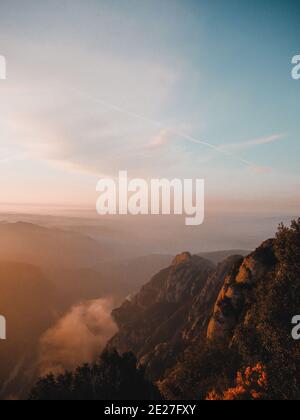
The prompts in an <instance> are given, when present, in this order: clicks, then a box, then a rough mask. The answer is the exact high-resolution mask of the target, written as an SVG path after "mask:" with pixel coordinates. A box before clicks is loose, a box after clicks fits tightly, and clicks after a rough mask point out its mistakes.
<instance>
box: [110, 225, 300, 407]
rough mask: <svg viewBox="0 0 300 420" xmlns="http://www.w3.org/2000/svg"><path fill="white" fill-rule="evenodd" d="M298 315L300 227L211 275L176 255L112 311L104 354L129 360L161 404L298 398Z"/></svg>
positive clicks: (199, 262)
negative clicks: (154, 387) (113, 330)
mask: <svg viewBox="0 0 300 420" xmlns="http://www.w3.org/2000/svg"><path fill="white" fill-rule="evenodd" d="M299 308H300V219H299V220H298V221H295V222H293V223H292V226H291V228H286V227H284V226H281V227H280V228H279V231H278V233H277V235H276V238H275V239H270V240H267V241H265V242H264V243H263V244H262V245H261V246H260V247H258V248H257V249H256V250H255V251H254V252H252V253H250V254H249V255H248V256H246V257H245V258H244V257H242V256H231V257H229V258H228V259H227V260H225V261H223V262H222V263H220V264H219V265H218V267H217V268H216V267H214V265H213V264H212V263H211V262H209V261H207V260H204V259H202V258H201V257H198V256H194V257H192V256H191V255H190V254H188V253H184V254H181V255H179V256H178V257H177V258H175V260H174V261H173V264H172V266H171V267H170V268H168V269H166V270H164V271H162V272H160V273H159V274H158V275H157V276H155V277H154V278H153V279H152V280H151V281H150V282H149V283H148V284H147V285H146V286H144V287H143V288H142V290H141V292H140V293H139V294H138V295H136V296H135V297H134V298H133V299H132V300H131V301H126V302H125V303H124V304H123V305H122V306H121V307H120V308H119V309H116V310H115V311H114V312H113V317H114V319H115V321H116V323H117V325H118V327H119V332H118V334H117V335H116V336H115V337H114V338H113V339H112V340H111V342H110V343H109V347H115V348H116V349H117V350H118V351H119V352H120V353H123V352H125V351H132V352H133V353H135V354H136V356H137V357H138V360H139V363H140V364H141V365H143V366H144V367H145V368H146V372H147V374H148V377H149V378H151V379H152V380H154V381H157V383H158V384H159V387H160V390H161V392H162V393H163V395H164V396H165V397H166V398H167V399H198V398H200V399H202V398H206V397H207V396H208V395H209V398H210V399H228V398H229V399H239V398H242V399H265V398H266V399H269V398H270V399H300V391H299V390H300V341H299V340H298V341H297V340H293V338H292V336H291V331H292V324H291V322H292V318H293V317H294V316H295V315H297V313H298V312H299ZM245 367H247V369H246V370H245ZM243 369H244V370H245V373H243ZM238 371H239V373H238ZM236 378H237V381H236ZM235 385H236V387H235Z"/></svg>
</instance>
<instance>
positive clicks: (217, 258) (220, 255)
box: [198, 249, 251, 264]
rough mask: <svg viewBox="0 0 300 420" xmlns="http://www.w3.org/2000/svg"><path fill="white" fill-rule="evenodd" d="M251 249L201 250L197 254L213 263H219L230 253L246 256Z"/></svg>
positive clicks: (229, 255) (230, 254)
mask: <svg viewBox="0 0 300 420" xmlns="http://www.w3.org/2000/svg"><path fill="white" fill-rule="evenodd" d="M250 253H251V251H246V250H242V249H231V250H228V251H215V252H201V253H200V254H198V255H199V256H200V257H202V258H205V259H206V260H210V261H212V262H213V263H214V264H219V263H220V262H222V261H224V260H225V259H226V258H228V257H231V256H232V255H241V256H243V257H246V256H247V255H249V254H250Z"/></svg>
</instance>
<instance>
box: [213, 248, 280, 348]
mask: <svg viewBox="0 0 300 420" xmlns="http://www.w3.org/2000/svg"><path fill="white" fill-rule="evenodd" d="M275 266H276V258H275V254H274V240H268V241H266V242H264V243H263V244H262V245H261V246H260V247H259V248H258V249H257V250H255V251H254V252H253V253H252V254H250V255H249V256H248V257H246V258H245V259H244V260H241V261H240V262H239V263H237V264H236V265H235V266H234V268H233V270H231V271H230V272H228V274H227V276H226V278H225V282H224V286H223V287H222V289H221V292H220V294H219V297H218V299H217V301H216V304H215V307H214V312H213V316H212V318H211V320H210V322H209V326H208V330H207V338H208V339H209V340H213V341H216V340H217V341H225V342H226V341H228V340H230V339H231V338H232V334H233V332H234V330H235V327H236V326H237V324H238V323H239V321H240V317H241V314H242V313H243V312H245V311H246V310H247V307H246V302H247V300H248V297H249V296H250V295H251V290H252V287H253V286H254V285H255V284H257V283H258V282H260V281H263V280H264V276H266V275H267V274H268V273H269V272H271V271H272V270H274V269H275Z"/></svg>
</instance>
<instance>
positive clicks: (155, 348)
mask: <svg viewBox="0 0 300 420" xmlns="http://www.w3.org/2000/svg"><path fill="white" fill-rule="evenodd" d="M241 261H242V257H239V256H233V257H230V258H228V259H226V260H225V261H224V262H223V263H221V264H219V266H218V267H216V266H215V265H214V264H213V263H212V262H210V261H208V260H205V259H203V258H201V257H199V256H192V255H191V254H189V253H186V252H185V253H183V254H180V255H178V256H177V257H176V258H175V259H174V261H173V263H172V265H171V266H170V267H169V268H167V269H166V270H163V271H161V272H160V273H159V274H157V275H156V276H155V277H154V278H153V279H152V280H151V281H150V282H149V283H148V284H147V285H146V286H144V287H143V288H142V289H141V291H140V293H138V294H137V295H136V296H135V297H134V298H133V299H132V300H127V301H126V302H125V303H124V304H123V305H122V306H121V307H120V308H118V309H116V310H114V311H113V314H112V315H113V318H114V320H115V321H116V323H117V325H118V327H119V333H118V334H117V335H116V336H115V337H114V338H113V339H112V340H111V342H110V343H109V347H114V348H116V349H117V350H118V352H119V353H124V352H128V351H132V352H133V353H134V354H135V355H136V356H137V357H138V359H139V361H140V363H141V364H142V365H144V366H146V368H147V372H148V374H149V376H150V377H151V379H159V378H161V377H162V376H163V375H164V373H165V371H166V370H167V369H168V368H170V367H172V366H173V365H174V364H175V363H176V361H177V358H178V355H179V354H181V353H182V352H183V351H184V350H185V348H187V346H189V345H190V344H191V342H192V341H198V340H199V339H201V338H204V337H205V336H206V333H207V326H208V323H209V321H210V317H211V316H212V314H213V308H214V304H215V302H216V299H217V297H218V294H219V292H220V289H221V287H222V286H223V284H224V280H225V277H226V275H227V273H228V271H230V270H231V269H232V267H233V266H234V265H235V264H236V263H237V262H241Z"/></svg>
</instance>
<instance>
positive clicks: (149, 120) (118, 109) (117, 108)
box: [68, 87, 258, 169]
mask: <svg viewBox="0 0 300 420" xmlns="http://www.w3.org/2000/svg"><path fill="white" fill-rule="evenodd" d="M68 89H69V90H71V91H73V92H74V93H77V94H79V95H81V96H85V97H86V98H88V99H90V100H91V101H93V102H95V103H98V104H99V105H101V106H103V107H105V108H109V109H111V110H113V111H116V112H119V113H121V114H124V115H127V116H129V117H131V118H135V119H138V120H141V121H144V122H147V123H150V124H151V125H155V126H157V127H160V128H164V129H167V130H168V131H170V132H172V133H173V134H175V135H176V136H179V137H182V138H183V139H185V140H187V141H189V142H190V143H194V144H199V145H202V146H205V147H208V148H209V149H211V150H214V151H215V152H218V153H220V154H222V155H223V156H229V157H232V158H234V159H236V160H238V161H239V162H240V163H242V164H243V165H246V166H247V167H250V168H254V169H255V168H258V166H257V165H256V164H255V163H253V162H250V161H248V160H246V159H243V158H242V157H240V156H238V155H236V154H235V153H232V152H229V151H227V150H224V148H222V147H218V146H216V145H214V144H211V143H208V142H206V141H203V140H199V139H196V138H194V137H192V136H190V135H189V134H187V133H185V132H183V131H181V130H177V129H174V128H173V127H168V126H166V125H165V124H163V123H162V122H161V121H157V120H154V119H152V118H148V117H145V116H144V115H141V114H138V113H136V112H132V111H128V110H127V109H125V108H122V107H120V106H118V105H114V104H111V103H109V102H106V101H104V100H102V99H99V98H96V97H95V96H93V95H91V94H89V93H87V92H83V91H80V90H78V89H74V88H70V87H68Z"/></svg>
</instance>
